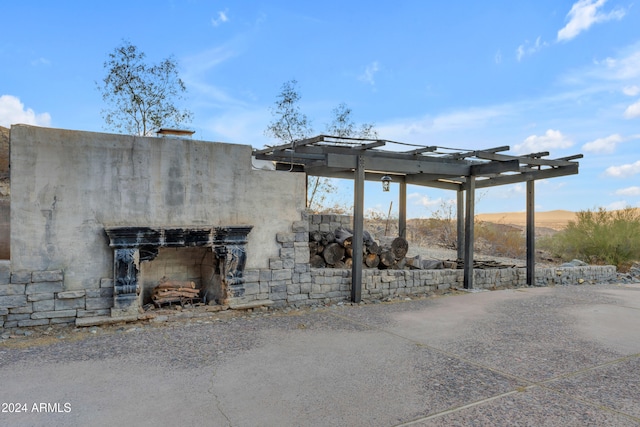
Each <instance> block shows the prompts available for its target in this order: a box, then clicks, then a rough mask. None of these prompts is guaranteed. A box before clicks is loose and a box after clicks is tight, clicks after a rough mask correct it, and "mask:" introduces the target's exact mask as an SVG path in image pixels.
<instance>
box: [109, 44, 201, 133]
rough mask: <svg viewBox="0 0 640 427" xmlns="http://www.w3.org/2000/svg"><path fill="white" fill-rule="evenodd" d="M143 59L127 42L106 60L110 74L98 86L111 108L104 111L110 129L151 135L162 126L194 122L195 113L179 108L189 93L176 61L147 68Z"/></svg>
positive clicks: (140, 53)
mask: <svg viewBox="0 0 640 427" xmlns="http://www.w3.org/2000/svg"><path fill="white" fill-rule="evenodd" d="M144 59H145V54H144V52H140V51H139V50H138V48H137V47H136V46H134V45H132V44H131V43H130V42H128V41H124V42H123V43H122V45H121V46H118V47H116V48H115V49H114V50H113V52H111V53H110V54H109V58H108V60H107V61H105V63H104V68H105V69H106V70H107V74H106V76H105V77H104V79H103V80H102V84H99V83H96V85H97V87H98V90H99V91H100V92H101V93H102V99H103V100H104V101H105V103H107V104H108V105H109V108H107V109H104V110H103V111H102V116H103V118H104V121H105V125H106V127H107V128H109V129H114V130H116V131H121V132H124V133H129V134H133V135H148V134H150V133H151V132H152V131H153V130H155V129H158V128H160V127H162V126H164V127H178V126H179V125H181V124H184V123H189V122H190V121H191V119H192V113H191V112H190V111H189V110H186V109H179V108H178V107H177V106H176V102H177V101H179V100H181V99H184V96H183V94H184V93H185V92H186V87H185V84H184V82H183V81H182V79H180V77H179V76H178V70H177V64H176V61H175V60H174V59H173V58H172V57H169V58H167V59H165V60H163V61H161V62H160V63H159V64H155V65H148V64H146V63H145V61H144Z"/></svg>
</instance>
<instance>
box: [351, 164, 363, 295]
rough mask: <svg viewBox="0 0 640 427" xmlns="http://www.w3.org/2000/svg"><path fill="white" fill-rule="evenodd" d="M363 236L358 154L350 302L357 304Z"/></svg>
mask: <svg viewBox="0 0 640 427" xmlns="http://www.w3.org/2000/svg"><path fill="white" fill-rule="evenodd" d="M363 234H364V156H363V155H362V154H359V155H358V156H357V160H356V170H355V179H354V185H353V240H352V245H353V246H352V248H353V264H352V265H351V301H353V302H355V303H358V302H360V300H361V299H362V262H363V256H362V249H363V247H362V246H363V244H364V242H363Z"/></svg>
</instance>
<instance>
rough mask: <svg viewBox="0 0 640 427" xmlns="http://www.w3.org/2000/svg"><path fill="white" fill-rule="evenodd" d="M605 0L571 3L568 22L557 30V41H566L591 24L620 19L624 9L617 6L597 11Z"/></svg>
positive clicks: (585, 0) (583, 0)
mask: <svg viewBox="0 0 640 427" xmlns="http://www.w3.org/2000/svg"><path fill="white" fill-rule="evenodd" d="M606 1H607V0H578V1H577V2H575V3H574V4H573V6H572V7H571V10H570V11H569V13H568V14H567V18H568V20H569V22H567V25H565V26H564V27H563V28H562V29H560V31H558V41H568V40H571V39H573V38H574V37H576V36H577V35H578V34H580V33H581V32H583V31H586V30H588V29H589V28H590V27H591V26H592V25H593V24H597V23H600V22H606V21H610V20H612V19H617V20H620V19H622V18H623V17H624V15H625V13H626V12H625V10H623V9H620V8H617V9H614V10H612V11H611V12H608V13H604V12H601V11H598V9H599V8H601V7H602V6H603V5H604V4H605V3H606Z"/></svg>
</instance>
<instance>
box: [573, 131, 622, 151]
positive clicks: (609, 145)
mask: <svg viewBox="0 0 640 427" xmlns="http://www.w3.org/2000/svg"><path fill="white" fill-rule="evenodd" d="M622 141H623V138H622V136H620V135H619V134H617V133H615V134H613V135H609V136H607V137H606V138H598V139H596V140H595V141H591V142H587V143H586V144H584V145H583V146H582V149H583V150H584V151H586V152H589V153H597V154H611V153H613V152H614V151H615V150H616V145H617V144H618V143H620V142H622Z"/></svg>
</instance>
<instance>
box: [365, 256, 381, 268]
mask: <svg viewBox="0 0 640 427" xmlns="http://www.w3.org/2000/svg"><path fill="white" fill-rule="evenodd" d="M364 263H365V264H366V266H367V267H369V268H376V267H378V265H379V264H380V256H378V255H377V254H367V255H366V256H365V257H364Z"/></svg>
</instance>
